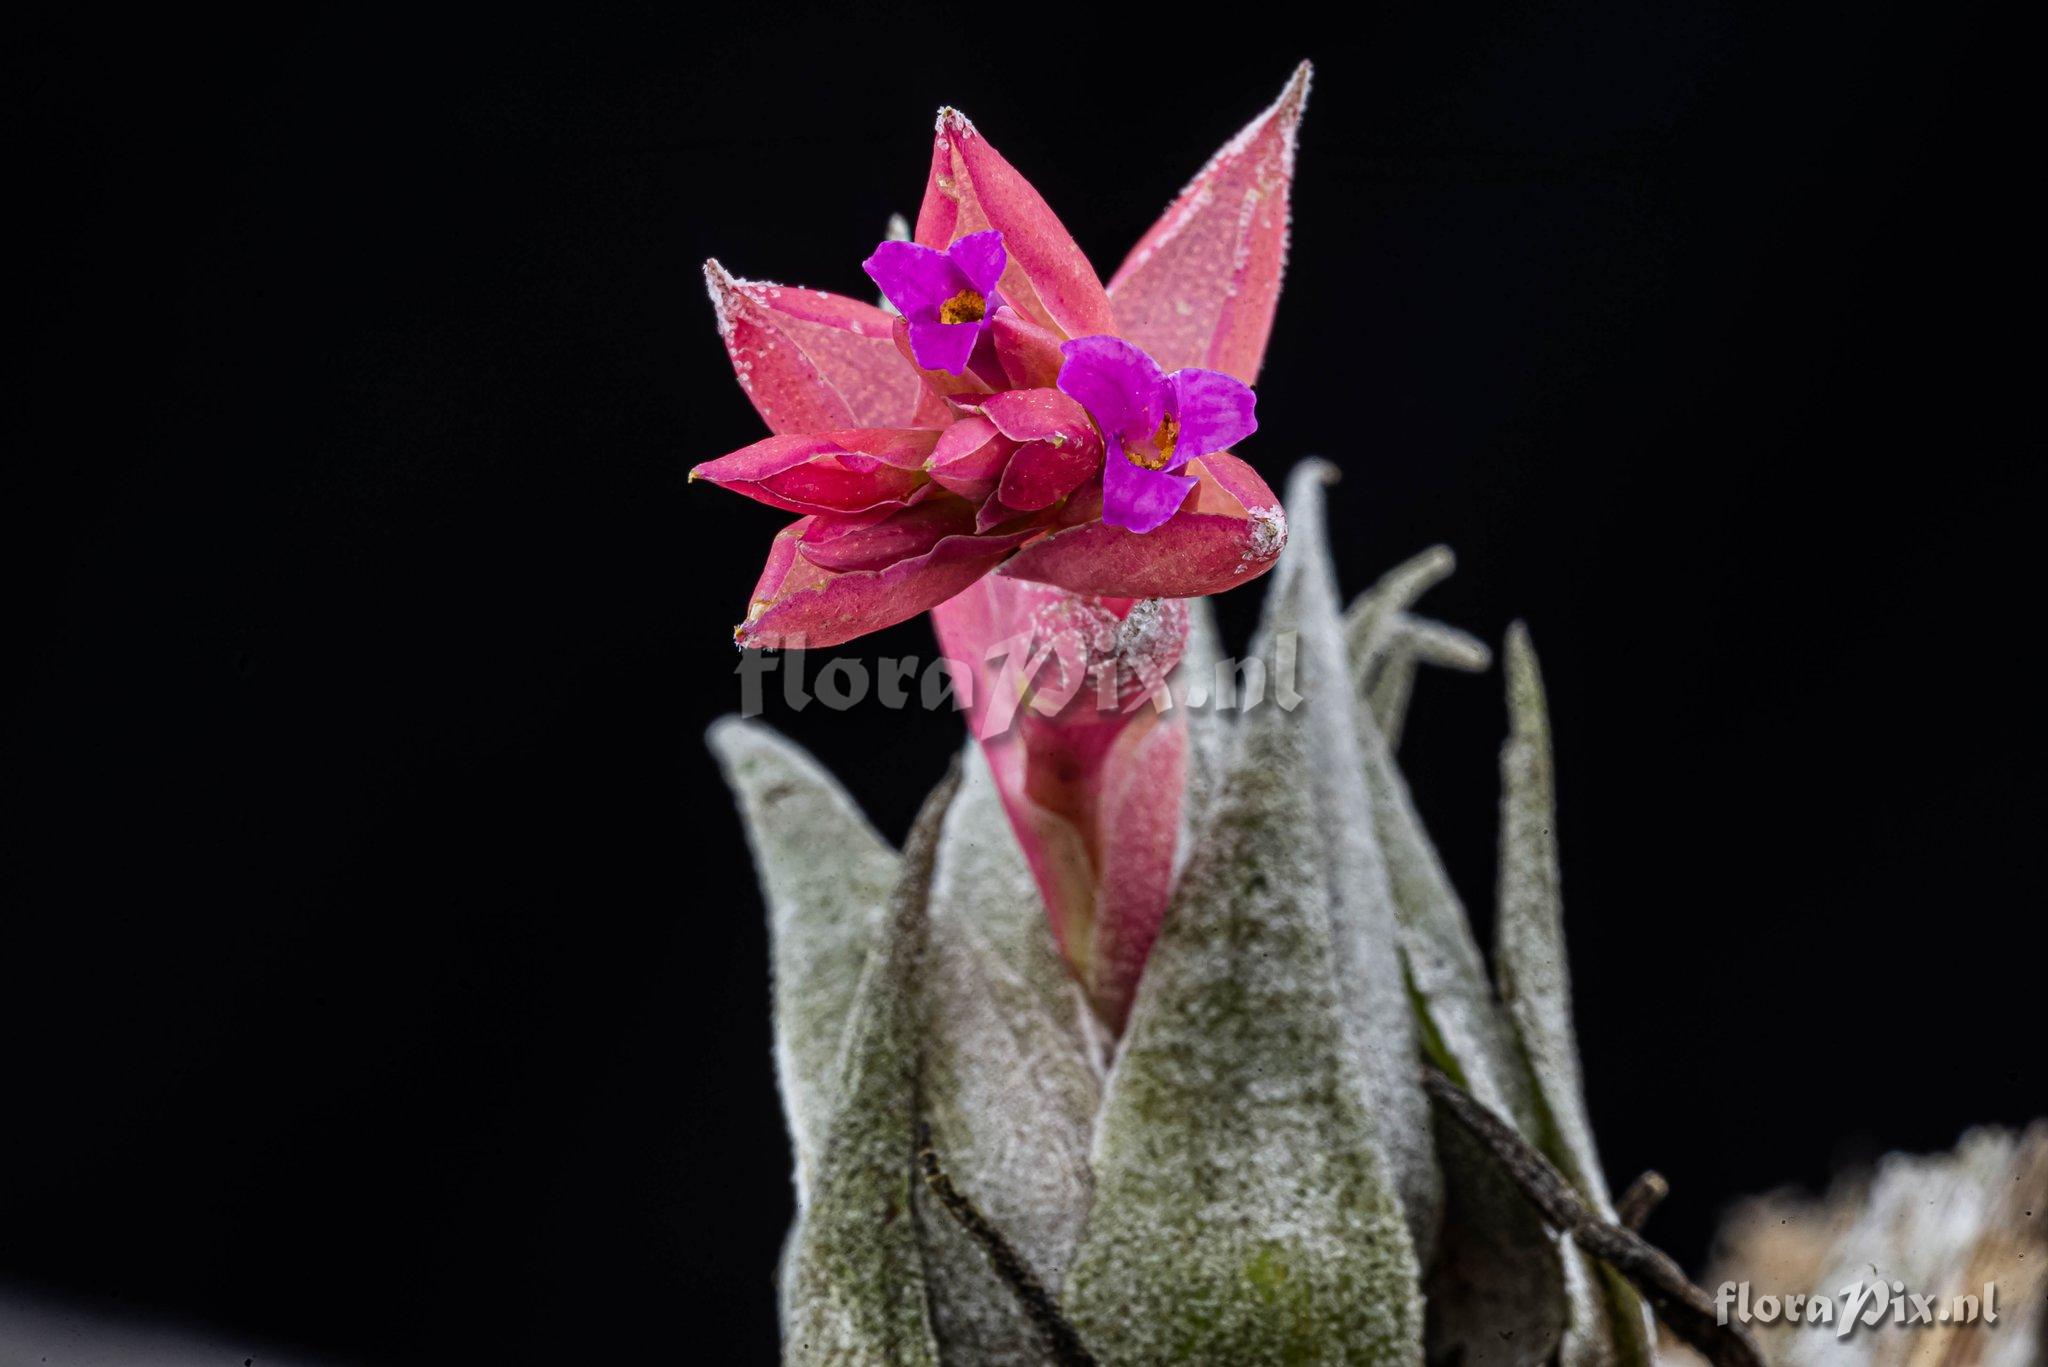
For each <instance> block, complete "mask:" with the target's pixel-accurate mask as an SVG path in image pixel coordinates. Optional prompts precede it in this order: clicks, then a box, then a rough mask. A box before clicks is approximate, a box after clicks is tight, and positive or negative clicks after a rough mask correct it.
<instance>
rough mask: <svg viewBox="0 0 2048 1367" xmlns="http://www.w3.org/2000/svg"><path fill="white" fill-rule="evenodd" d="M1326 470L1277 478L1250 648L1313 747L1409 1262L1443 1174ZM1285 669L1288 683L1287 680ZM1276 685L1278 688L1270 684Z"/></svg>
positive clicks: (1431, 1237) (1374, 1098) (1423, 1236)
mask: <svg viewBox="0 0 2048 1367" xmlns="http://www.w3.org/2000/svg"><path fill="white" fill-rule="evenodd" d="M1335 476H1336V471H1335V468H1334V467H1332V466H1331V465H1329V464H1328V463H1327V462H1324V461H1306V462H1303V463H1302V464H1301V465H1298V466H1296V467H1295V470H1294V472H1293V474H1292V476H1291V477H1290V479H1289V481H1288V488H1287V524H1288V528H1289V536H1288V543H1287V549H1286V550H1285V551H1283V552H1282V553H1281V559H1280V564H1279V565H1278V566H1277V567H1275V569H1274V571H1273V579H1272V586H1271V587H1270V588H1269V589H1268V590H1267V593H1266V604H1265V612H1264V616H1263V619H1262V620H1261V622H1260V624H1259V632H1258V638H1257V640H1256V641H1255V642H1254V644H1253V648H1252V653H1253V654H1254V655H1255V656H1257V657H1259V658H1261V659H1263V660H1265V661H1266V668H1267V673H1268V677H1269V679H1271V680H1273V681H1275V690H1276V694H1277V695H1278V696H1276V698H1275V699H1274V700H1270V701H1268V702H1267V703H1266V704H1264V706H1267V707H1271V706H1275V705H1285V702H1286V701H1287V699H1288V697H1290V696H1291V697H1294V698H1297V699H1298V700H1297V701H1296V702H1295V704H1294V710H1293V712H1292V714H1291V723H1292V725H1294V726H1295V727H1297V728H1300V729H1302V730H1303V732H1304V734H1305V736H1306V738H1307V745H1308V750H1309V753H1310V754H1312V755H1314V756H1316V762H1315V763H1314V764H1313V765H1311V766H1310V768H1309V770H1308V773H1307V774H1306V775H1305V778H1306V779H1307V781H1308V782H1309V783H1310V785H1311V792H1312V794H1313V797H1314V811H1315V825H1316V833H1317V834H1318V835H1319V836H1320V838H1321V841H1322V849H1323V855H1322V858H1321V859H1320V860H1319V861H1318V863H1319V865H1320V872H1321V879H1320V882H1321V893H1322V897H1323V899H1324V903H1325V905H1326V906H1327V907H1328V908H1329V922H1330V942H1331V949H1332V963H1333V965H1334V966H1335V970H1336V978H1337V997H1338V1001H1339V1004H1340V1005H1341V1007H1342V1012H1343V1022H1344V1034H1345V1045H1346V1048H1347V1050H1348V1051H1349V1055H1350V1058H1351V1061H1352V1063H1353V1068H1354V1075H1355V1076H1356V1077H1357V1078H1358V1079H1359V1081H1361V1082H1362V1083H1363V1084H1364V1087H1365V1092H1364V1101H1365V1105H1366V1109H1367V1112H1368V1114H1369V1115H1370V1116H1371V1118H1372V1123H1373V1127H1374V1130H1375V1133H1376V1135H1377V1138H1378V1141H1379V1144H1380V1149H1381V1152H1382V1153H1384V1154H1385V1155H1386V1156H1387V1159H1388V1162H1389V1163H1390V1165H1391V1167H1392V1170H1393V1172H1394V1175H1395V1178H1396V1184H1397V1186H1398V1188H1399V1190H1400V1193H1401V1202H1402V1208H1403V1212H1404V1214H1405V1215H1406V1216H1407V1219H1408V1228H1409V1232H1410V1234H1411V1235H1412V1236H1413V1237H1414V1240H1415V1245H1416V1249H1417V1251H1418V1253H1419V1255H1420V1261H1421V1262H1423V1263H1424V1264H1427V1263H1428V1261H1429V1256H1430V1253H1431V1251H1432V1250H1433V1248H1434V1247H1435V1241H1436V1229H1437V1221H1438V1219H1439V1217H1440V1215H1441V1213H1442V1204H1443V1177H1442V1174H1441V1173H1440V1172H1439V1171H1438V1168H1437V1161H1436V1152H1435V1148H1434V1146H1433V1145H1432V1144H1431V1142H1430V1126H1429V1100H1428V1098H1427V1097H1426V1096H1425V1095H1424V1094H1423V1091H1422V1087H1421V1085H1420V1083H1419V1082H1418V1081H1417V1079H1416V1071H1415V1067H1416V1062H1417V1060H1418V1059H1419V1057H1420V1053H1419V1051H1418V1046H1417V1041H1416V1035H1415V1014H1414V1010H1413V1008H1412V1007H1411V1005H1410V1003H1409V1000H1408V989H1407V986H1406V983H1405V981H1404V979H1403V975H1402V969H1401V953H1400V948H1399V931H1398V930H1397V927H1396V918H1395V915H1394V898H1393V891H1392V889H1391V888H1390V886H1389V884H1388V880H1387V868H1386V860H1385V858H1384V857H1383V855H1382V854H1381V852H1380V844H1379V837H1378V835H1377V833H1376V832H1375V830H1374V818H1373V811H1372V800H1371V798H1370V796H1369V795H1368V793H1367V790H1366V786H1365V766H1364V761H1363V759H1362V758H1361V756H1360V752H1359V740H1358V733H1357V729H1356V728H1357V720H1356V717H1355V715H1354V711H1353V703H1352V695H1351V680H1350V670H1349V664H1348V660H1347V658H1346V654H1345V645H1344V631H1343V624H1342V622H1341V620H1340V619H1339V617H1338V615H1337V601H1338V600H1337V577H1336V569H1335V566H1334V565H1333V564H1332V562H1331V558H1330V550H1329V536H1328V524H1327V519H1326V516H1325V510H1324V499H1323V488H1324V486H1325V485H1326V484H1327V483H1329V482H1331V481H1332V480H1333V479H1334V478H1335ZM1290 674H1291V675H1292V680H1291V685H1289V684H1288V683H1287V679H1288V676H1289V675H1290ZM1282 687H1288V688H1289V690H1290V691H1289V692H1288V693H1287V694H1279V690H1280V689H1281V688H1282Z"/></svg>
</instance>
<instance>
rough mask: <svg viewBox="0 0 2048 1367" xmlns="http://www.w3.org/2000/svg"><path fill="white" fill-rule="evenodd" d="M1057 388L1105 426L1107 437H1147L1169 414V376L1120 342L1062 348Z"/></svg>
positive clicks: (1098, 340)
mask: <svg viewBox="0 0 2048 1367" xmlns="http://www.w3.org/2000/svg"><path fill="white" fill-rule="evenodd" d="M1060 355H1061V357H1062V358H1064V359H1063V361H1062V363H1061V365H1060V379H1059V387H1060V390H1061V392H1062V393H1065V394H1069V395H1072V396H1073V397H1074V398H1075V399H1077V400H1079V401H1080V404H1081V406H1082V407H1083V408H1085V409H1087V410H1088V411H1089V413H1091V414H1092V415H1094V418H1095V421H1096V422H1097V423H1099V424H1101V427H1102V431H1103V433H1104V435H1107V434H1109V433H1111V432H1115V433H1117V434H1118V435H1120V436H1124V437H1129V438H1139V437H1149V436H1151V435H1152V431H1153V429H1154V428H1156V427H1158V426H1159V419H1160V418H1161V417H1162V416H1164V414H1165V411H1166V376H1165V375H1164V374H1162V373H1161V371H1160V369H1159V366H1158V365H1157V363H1155V362H1154V361H1153V359H1152V358H1151V357H1150V356H1147V355H1146V354H1145V353H1144V352H1142V351H1140V350H1139V349H1138V348H1137V347H1135V346H1132V345H1131V344H1130V343H1129V342H1126V341H1125V340H1124V339H1123V338H1121V337H1077V338H1075V339H1074V340H1073V341H1071V342H1066V343H1063V344H1062V345H1061V347H1060Z"/></svg>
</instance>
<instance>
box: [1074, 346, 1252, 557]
mask: <svg viewBox="0 0 2048 1367" xmlns="http://www.w3.org/2000/svg"><path fill="white" fill-rule="evenodd" d="M1060 354H1061V355H1062V356H1063V357H1065V358H1066V359H1065V361H1064V362H1063V363H1062V364H1061V366H1060V377H1059V387H1060V389H1061V390H1063V391H1064V392H1065V393H1066V394H1067V395H1069V396H1070V397H1072V398H1074V399H1076V400H1078V401H1079V402H1080V404H1081V406H1082V407H1083V408H1085V409H1087V410H1088V413H1089V416H1090V417H1092V418H1094V419H1095V423H1096V426H1098V427H1100V428H1101V429H1102V440H1103V445H1104V448H1105V451H1104V456H1103V464H1102V520H1103V521H1104V522H1107V523H1108V524H1109V525H1110V526H1112V527H1122V528H1125V529H1126V530H1128V531H1133V532H1149V531H1151V530H1153V529H1154V528H1156V527H1158V526H1159V525H1161V524H1162V523H1164V522H1165V521H1166V520H1167V519H1168V518H1170V517H1172V516H1173V515H1174V513H1175V512H1177V511H1179V509H1180V505H1181V502H1182V501H1183V500H1184V499H1186V497H1187V494H1188V490H1190V489H1192V488H1194V487H1195V485H1196V483H1197V482H1198V481H1197V480H1196V479H1195V478H1194V477H1193V476H1192V475H1177V474H1175V473H1173V472H1174V471H1176V470H1178V469H1180V468H1181V466H1183V465H1185V464H1187V462H1188V461H1189V460H1190V459H1191V458H1193V457H1195V456H1206V455H1209V454H1211V453H1212V452H1216V451H1222V450H1226V449H1228V448H1229V447H1230V446H1232V445H1233V444H1235V443H1237V442H1240V441H1243V440H1244V439H1245V438H1246V437H1248V436H1250V435H1251V434H1252V433H1253V432H1256V431H1257V430H1258V427H1259V420H1258V419H1257V418H1256V417H1255V416H1254V415H1253V412H1252V410H1253V408H1254V406H1255V405H1256V403H1257V399H1256V397H1255V396H1254V395H1253V394H1252V391H1251V387H1250V386H1249V385H1247V384H1245V383H1244V382H1243V381H1242V380H1238V379H1234V378H1232V377H1231V376H1229V375H1225V374H1223V373H1222V372H1221V371H1216V370H1197V369H1195V368H1193V367H1189V368H1188V369H1186V370H1176V371H1174V372H1173V373H1172V374H1171V375H1168V374H1165V373H1163V372H1162V371H1161V370H1160V369H1159V363H1158V362H1156V361H1154V360H1153V359H1152V358H1151V357H1150V356H1147V355H1146V354H1145V353H1144V352H1142V351H1140V350H1139V349H1138V348H1136V347H1134V346H1132V345H1131V344H1130V343H1129V342H1126V341H1125V340H1124V339H1123V338H1121V337H1077V338H1075V339H1074V340H1073V341H1071V342H1065V343H1062V344H1061V346H1060Z"/></svg>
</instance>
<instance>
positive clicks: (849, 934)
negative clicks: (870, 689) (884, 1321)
mask: <svg viewBox="0 0 2048 1367" xmlns="http://www.w3.org/2000/svg"><path fill="white" fill-rule="evenodd" d="M706 740H707V741H708V743H709V744H710V746H711V750H712V752H713V753H714V754H715V755H717V756H718V760H719V763H720V764H721V765H722V766H723V767H724V769H725V777H726V782H727V783H728V784H730V785H731V787H732V790H733V794H734V796H736V797H737V798H738V799H739V806H740V815H741V817H742V821H743V824H744V825H745V827H746V831H747V843H748V844H749V845H751V846H752V847H753V851H754V865H755V868H756V869H757V870H758V872H759V875H760V879H761V895H762V900H763V901H765V902H766V903H767V905H768V929H769V936H770V955H771V958H772V962H773V974H774V982H775V1072H776V1079H777V1081H778V1083H779V1084H780V1087H781V1090H782V1108H783V1112H784V1114H785V1115H786V1116H787V1117H788V1120H789V1131H790V1136H791V1140H792V1142H793V1145H794V1147H795V1149H796V1185H797V1200H798V1204H799V1205H800V1206H801V1205H802V1204H804V1203H806V1202H807V1201H808V1200H809V1195H810V1187H811V1180H810V1179H811V1173H812V1172H813V1171H814V1169H815V1167H816V1165H817V1158H818V1151H819V1148H820V1147H821V1145H822V1144H823V1143H824V1138H825V1129H826V1127H827V1126H828V1125H829V1124H830V1123H831V1119H832V1106H833V1093H834V1091H835V1089H836V1087H837V1085H838V1080H839V1071H840V1068H839V1058H840V1046H841V1044H842V1042H843V1041H844V1039H845V1034H846V1021H847V1017H848V1014H849V1012H850V1010H851V1008H852V1005H853V993H854V988H855V986H856V985H857V984H858V983H859V982H860V975H861V969H862V967H863V966H864V965H865V964H866V962H867V957H868V951H869V946H870V945H871V944H872V943H873V941H874V938H875V927H876V925H877V924H878V923H879V921H880V920H881V915H882V907H883V904H884V903H885V902H887V900H888V897H889V890H890V888H892V887H893V886H894V885H895V883H896V876H897V869H898V860H897V857H896V852H895V851H894V850H892V849H890V848H889V846H888V844H887V843H886V842H884V841H883V839H882V838H881V836H879V835H877V834H875V830H874V827H872V826H870V825H869V824H868V822H867V818H866V817H864V816H862V815H861V813H860V809H859V808H857V807H856V806H854V803H853V799H852V798H850V797H848V796H847V795H846V790H845V789H843V788H841V787H840V786H839V782H838V780H836V779H834V778H833V777H832V775H830V774H829V773H827V772H825V770H824V769H823V768H822V767H820V765H819V764H818V762H817V761H816V760H814V759H812V758H811V757H810V756H809V755H808V754H806V753H805V752H804V751H803V749H802V748H801V747H799V746H797V745H794V744H792V743H791V742H790V741H788V740H785V739H784V738H783V737H781V736H779V735H777V734H776V733H775V732H774V731H772V730H771V729H769V728H768V727H766V726H763V725H761V724H760V723H759V722H753V721H744V720H742V719H740V718H738V717H725V718H721V719H720V720H719V721H717V722H715V723H713V724H712V727H711V730H710V732H709V733H708V735H707V736H706Z"/></svg>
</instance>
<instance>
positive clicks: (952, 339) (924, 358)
mask: <svg viewBox="0 0 2048 1367" xmlns="http://www.w3.org/2000/svg"><path fill="white" fill-rule="evenodd" d="M981 329H982V324H980V323H922V322H918V321H917V320H916V319H912V320H911V322H910V354H911V355H912V356H914V357H915V358H916V359H917V363H918V365H919V366H920V367H922V368H923V369H925V370H943V371H945V372H946V373H947V374H949V375H964V374H966V373H967V362H968V359H969V358H970V357H972V356H973V355H974V344H975V343H976V342H978V341H980V340H981Z"/></svg>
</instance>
